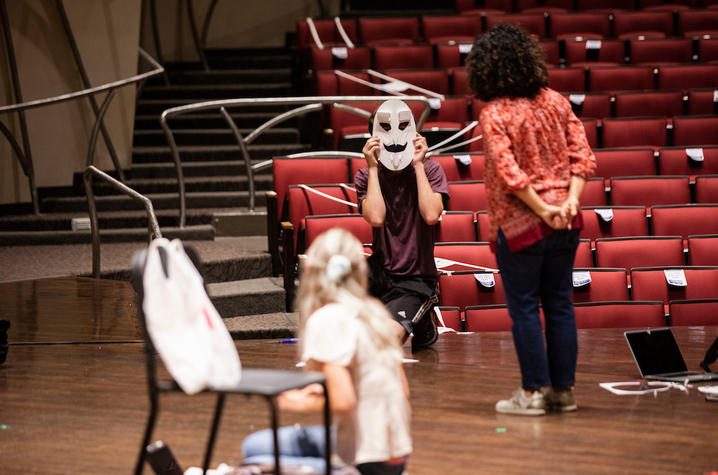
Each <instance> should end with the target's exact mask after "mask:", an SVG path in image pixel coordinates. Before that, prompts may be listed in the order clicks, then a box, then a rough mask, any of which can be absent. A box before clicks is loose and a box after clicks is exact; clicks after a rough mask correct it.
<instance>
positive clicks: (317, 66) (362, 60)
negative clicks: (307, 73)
mask: <svg viewBox="0 0 718 475" xmlns="http://www.w3.org/2000/svg"><path fill="white" fill-rule="evenodd" d="M370 67H371V51H370V50H369V48H367V47H366V46H357V47H354V48H346V57H343V56H342V57H338V56H337V55H335V54H334V52H333V51H332V50H331V49H330V48H325V49H318V48H313V49H312V69H314V71H331V70H334V69H340V70H348V71H351V70H355V69H368V68H370Z"/></svg>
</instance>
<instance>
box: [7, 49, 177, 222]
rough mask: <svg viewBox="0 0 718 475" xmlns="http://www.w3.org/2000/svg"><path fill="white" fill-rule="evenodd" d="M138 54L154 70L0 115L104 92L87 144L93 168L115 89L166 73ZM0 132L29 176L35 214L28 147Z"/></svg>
mask: <svg viewBox="0 0 718 475" xmlns="http://www.w3.org/2000/svg"><path fill="white" fill-rule="evenodd" d="M139 54H140V56H141V57H142V58H144V59H145V60H146V61H147V62H149V63H150V64H151V65H152V66H153V67H154V69H153V70H151V71H148V72H146V73H141V74H136V75H134V76H131V77H129V78H125V79H120V80H118V81H113V82H109V83H107V84H102V85H100V86H95V87H91V88H87V89H83V90H81V91H75V92H70V93H67V94H61V95H59V96H53V97H47V98H44V99H37V100H33V101H27V102H22V103H20V104H11V105H7V106H0V114H6V113H10V112H17V113H18V114H20V115H21V117H22V113H23V111H25V110H28V109H34V108H37V107H43V106H47V105H51V104H58V103H61V102H67V101H71V100H74V99H79V98H82V97H88V96H94V95H95V94H98V93H101V92H105V91H107V96H106V97H105V100H104V102H103V104H102V106H101V107H100V108H99V110H98V111H97V116H96V118H95V124H94V126H93V132H92V135H91V137H90V143H89V146H88V160H87V165H92V162H93V157H94V151H95V145H96V143H97V136H98V134H99V132H100V131H101V130H102V129H103V127H102V119H103V117H104V115H105V112H107V108H108V107H109V103H110V101H111V100H112V97H113V96H114V90H115V89H117V88H120V87H124V86H127V85H129V84H135V83H138V82H140V81H144V80H146V79H149V78H151V77H154V76H157V75H158V74H163V73H164V72H165V69H164V68H163V67H162V65H161V64H159V63H158V62H157V61H155V59H154V58H153V57H152V56H150V55H149V54H148V53H147V52H146V51H145V50H143V49H142V48H139ZM0 124H2V125H0V133H2V134H3V135H4V136H5V138H6V139H7V140H8V141H9V142H10V144H11V146H12V149H13V151H14V152H15V154H16V155H17V159H18V161H19V162H20V165H21V166H22V168H23V172H24V173H25V175H26V176H27V177H28V181H29V185H30V194H31V196H32V200H33V205H34V208H35V212H36V213H39V206H38V202H37V187H36V184H35V173H34V170H33V167H32V161H31V160H29V159H28V157H29V146H28V145H26V147H27V148H26V149H25V151H24V152H23V151H22V150H21V149H20V147H19V144H18V143H17V141H16V140H15V138H14V137H13V135H12V134H11V133H10V130H9V129H8V128H7V127H6V126H5V124H3V123H2V122H0ZM114 165H115V169H116V171H117V174H118V176H119V177H120V178H122V177H123V176H124V175H123V173H122V169H121V168H120V165H119V162H116V163H115V164H114Z"/></svg>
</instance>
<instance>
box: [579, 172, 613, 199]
mask: <svg viewBox="0 0 718 475" xmlns="http://www.w3.org/2000/svg"><path fill="white" fill-rule="evenodd" d="M606 204H607V202H606V187H605V186H604V183H603V178H601V176H600V175H599V176H598V177H594V178H591V179H590V180H588V181H587V182H586V184H585V185H584V187H583V191H582V192H581V205H582V206H606Z"/></svg>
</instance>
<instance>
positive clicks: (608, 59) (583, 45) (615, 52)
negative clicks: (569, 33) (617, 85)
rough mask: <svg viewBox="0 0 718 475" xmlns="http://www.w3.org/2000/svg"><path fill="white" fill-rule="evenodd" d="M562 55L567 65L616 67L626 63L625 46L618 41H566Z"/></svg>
mask: <svg viewBox="0 0 718 475" xmlns="http://www.w3.org/2000/svg"><path fill="white" fill-rule="evenodd" d="M564 55H565V59H566V64H568V65H576V66H590V65H592V64H595V63H601V65H604V66H610V65H616V66H618V65H620V64H623V63H625V62H626V45H625V43H624V42H623V41H620V40H590V41H588V40H585V39H583V40H575V39H573V40H566V42H565V50H564Z"/></svg>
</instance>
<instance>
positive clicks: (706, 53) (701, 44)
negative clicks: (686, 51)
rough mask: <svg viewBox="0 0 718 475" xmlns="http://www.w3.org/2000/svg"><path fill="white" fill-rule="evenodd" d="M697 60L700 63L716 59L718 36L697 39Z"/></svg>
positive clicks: (717, 59) (717, 56)
mask: <svg viewBox="0 0 718 475" xmlns="http://www.w3.org/2000/svg"><path fill="white" fill-rule="evenodd" d="M698 60H699V61H700V62H701V63H707V62H709V61H710V62H713V61H718V38H701V39H699V40H698Z"/></svg>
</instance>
